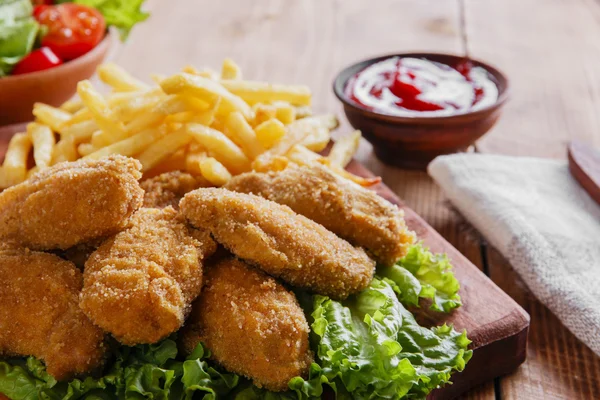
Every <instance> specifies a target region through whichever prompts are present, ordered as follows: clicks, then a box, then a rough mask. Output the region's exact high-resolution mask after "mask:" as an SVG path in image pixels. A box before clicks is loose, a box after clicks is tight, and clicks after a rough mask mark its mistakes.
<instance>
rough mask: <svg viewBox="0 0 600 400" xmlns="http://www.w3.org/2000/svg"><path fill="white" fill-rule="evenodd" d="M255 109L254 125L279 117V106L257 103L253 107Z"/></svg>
mask: <svg viewBox="0 0 600 400" xmlns="http://www.w3.org/2000/svg"><path fill="white" fill-rule="evenodd" d="M252 110H253V111H254V119H253V120H252V125H253V126H258V125H260V124H262V123H263V122H265V121H268V120H270V119H274V118H277V108H276V107H275V106H274V105H272V104H264V103H257V104H255V105H254V106H253V107H252Z"/></svg>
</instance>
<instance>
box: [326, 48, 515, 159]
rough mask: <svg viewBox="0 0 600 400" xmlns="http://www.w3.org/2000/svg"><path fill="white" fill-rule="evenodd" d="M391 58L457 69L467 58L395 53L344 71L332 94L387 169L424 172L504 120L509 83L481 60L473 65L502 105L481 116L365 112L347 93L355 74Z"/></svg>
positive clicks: (495, 104)
mask: <svg viewBox="0 0 600 400" xmlns="http://www.w3.org/2000/svg"><path fill="white" fill-rule="evenodd" d="M390 57H413V58H424V59H426V60H431V61H437V62H440V63H442V64H448V65H456V64H458V63H459V62H460V61H461V60H463V57H461V56H455V55H450V54H437V53H405V54H391V55H387V56H382V57H376V58H371V59H369V60H365V61H361V62H359V63H356V64H353V65H351V66H349V67H347V68H346V69H344V70H342V72H340V73H339V74H338V76H337V77H336V78H335V81H334V82H333V91H334V93H335V95H336V96H337V98H338V99H340V101H341V102H342V103H343V105H344V113H345V114H346V118H348V121H349V122H350V124H351V125H352V126H353V127H354V128H356V129H360V130H361V131H362V133H363V135H364V136H365V138H366V139H367V140H368V141H369V142H371V144H372V145H373V149H374V151H375V155H376V156H377V158H379V159H380V160H381V161H383V162H384V163H386V164H390V165H394V166H397V167H402V168H409V169H421V170H424V169H425V168H426V167H427V164H429V162H430V161H431V160H433V159H434V158H435V157H437V156H439V155H441V154H449V153H456V152H460V151H464V150H466V149H467V148H468V147H469V146H470V145H472V144H473V143H474V142H475V141H476V140H477V139H479V138H480V137H481V136H483V135H484V134H485V133H486V132H487V131H489V130H490V128H491V127H492V126H494V124H495V123H496V121H497V120H498V118H499V117H500V109H501V108H502V105H503V104H504V103H505V102H506V100H507V98H508V79H507V78H506V76H505V75H504V74H502V73H501V72H500V71H498V69H496V68H494V67H493V66H491V65H489V64H486V63H483V62H481V61H477V60H471V62H472V63H473V65H474V66H479V67H482V68H484V69H486V70H487V71H488V72H489V73H490V74H491V75H492V77H493V80H495V83H496V84H497V86H498V100H497V101H496V103H494V104H493V105H491V106H489V107H486V108H483V109H481V110H477V111H470V112H466V113H461V114H455V115H450V116H428V117H418V116H417V117H398V116H393V115H386V114H381V113H378V112H375V111H371V110H368V109H366V108H365V107H363V106H361V105H359V104H357V103H355V102H353V101H352V100H350V99H349V98H348V97H347V96H346V94H345V93H344V89H345V88H346V84H347V82H348V80H349V79H350V78H351V77H353V76H354V75H355V74H356V73H357V72H359V71H362V70H363V69H365V68H366V67H368V66H369V65H371V64H374V63H376V62H379V61H382V60H385V59H387V58H390Z"/></svg>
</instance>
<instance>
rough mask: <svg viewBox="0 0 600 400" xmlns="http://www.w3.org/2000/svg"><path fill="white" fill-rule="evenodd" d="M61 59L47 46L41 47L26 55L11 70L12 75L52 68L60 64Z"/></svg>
mask: <svg viewBox="0 0 600 400" xmlns="http://www.w3.org/2000/svg"><path fill="white" fill-rule="evenodd" d="M62 63H63V62H62V60H61V59H60V58H58V57H57V56H56V54H54V52H53V51H52V50H51V49H50V48H49V47H42V48H40V49H37V50H34V51H32V52H31V53H29V54H28V55H26V56H25V57H24V58H23V59H22V60H21V61H19V63H18V64H17V65H15V68H14V69H13V70H12V74H13V75H20V74H27V73H30V72H35V71H41V70H43V69H48V68H53V67H56V66H57V65H60V64H62Z"/></svg>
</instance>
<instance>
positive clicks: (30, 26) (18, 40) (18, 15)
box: [0, 0, 39, 78]
mask: <svg viewBox="0 0 600 400" xmlns="http://www.w3.org/2000/svg"><path fill="white" fill-rule="evenodd" d="M32 11H33V8H32V6H31V1H30V0H0V78H1V77H3V76H6V75H8V74H10V72H11V71H12V69H13V68H14V66H15V65H16V64H17V63H18V62H19V61H21V59H22V58H23V57H24V56H26V55H27V54H29V53H30V52H31V50H32V49H33V45H34V44H35V41H36V38H37V36H38V33H39V25H38V23H37V22H36V21H35V19H33V17H32V16H31V13H32Z"/></svg>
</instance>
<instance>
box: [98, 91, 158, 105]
mask: <svg viewBox="0 0 600 400" xmlns="http://www.w3.org/2000/svg"><path fill="white" fill-rule="evenodd" d="M148 92H149V91H148V90H140V91H139V92H116V93H115V92H113V93H110V94H109V95H108V96H107V97H106V103H107V104H108V106H109V107H111V108H112V107H118V106H120V105H121V104H123V103H126V102H128V101H131V100H132V99H135V98H137V97H139V96H143V95H144V94H146V93H148Z"/></svg>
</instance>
